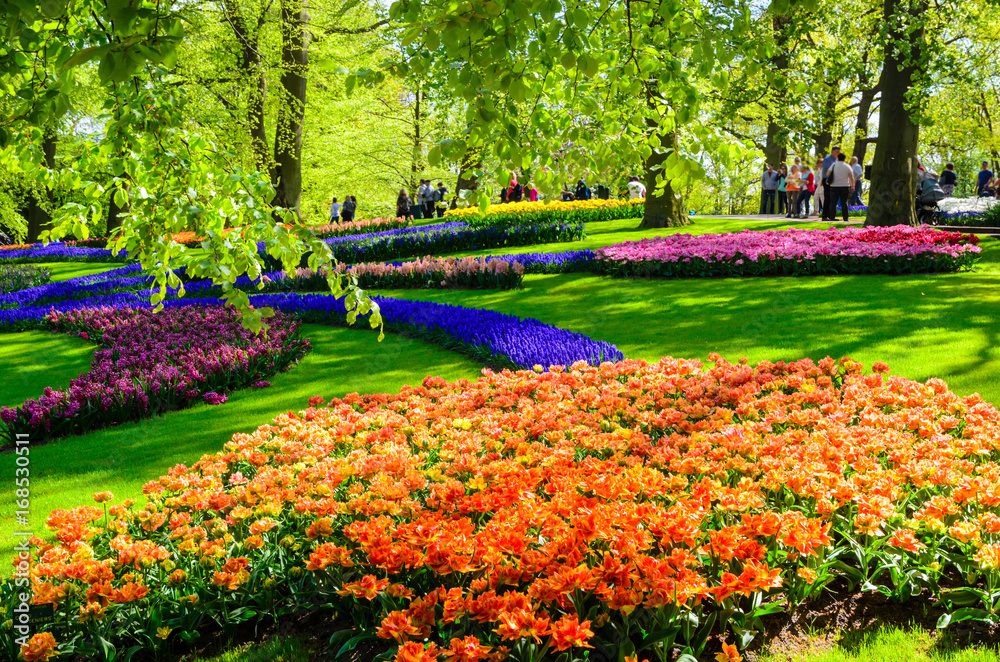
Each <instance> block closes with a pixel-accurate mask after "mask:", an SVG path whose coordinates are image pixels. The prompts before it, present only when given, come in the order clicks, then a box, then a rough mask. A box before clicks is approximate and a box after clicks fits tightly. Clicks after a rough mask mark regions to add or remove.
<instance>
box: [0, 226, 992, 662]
mask: <svg viewBox="0 0 1000 662" xmlns="http://www.w3.org/2000/svg"><path fill="white" fill-rule="evenodd" d="M637 225H638V222H637V221H635V220H625V221H615V222H604V223H594V224H591V225H590V226H589V227H588V228H587V233H588V236H587V238H585V239H584V240H583V241H579V242H572V243H559V244H547V245H540V246H531V247H523V248H520V247H518V248H509V249H492V250H488V251H478V252H474V253H466V254H476V255H480V254H503V253H517V252H543V251H562V250H578V249H582V248H597V247H600V246H604V245H607V244H611V243H615V242H619V241H625V240H630V239H639V238H642V237H649V236H656V235H660V234H670V233H674V232H691V233H706V232H724V231H735V230H740V229H744V228H748V227H749V228H752V229H778V228H782V227H788V225H786V224H784V223H780V222H749V221H734V220H727V219H702V220H696V224H695V225H693V226H689V227H685V228H680V229H676V230H674V229H667V230H649V231H646V230H638V229H637V228H636V226H637ZM797 227H803V226H801V225H797ZM804 227H820V228H825V227H828V226H827V225H821V224H815V225H806V226H804ZM983 247H984V249H985V250H984V255H983V259H982V261H981V264H980V267H979V269H978V270H977V271H976V272H974V273H965V274H944V275H920V276H902V277H901V276H893V277H882V276H842V277H816V278H761V279H715V280H675V281H670V280H656V281H643V280H618V279H610V278H604V277H598V276H594V275H589V274H563V275H545V276H542V275H539V276H534V275H532V276H528V277H526V278H525V282H524V288H523V289H522V290H517V291H509V292H496V291H453V290H449V291H430V290H428V291H422V290H421V291H415V290H406V291H391V292H385V294H389V295H391V296H399V297H406V298H412V299H422V300H430V301H440V302H447V303H452V304H458V305H463V306H471V307H476V308H490V309H494V310H498V311H502V312H507V313H513V314H516V315H520V316H526V317H534V318H537V319H540V320H542V321H545V322H548V323H551V324H554V325H556V326H560V327H562V328H566V329H571V330H573V331H578V332H580V333H584V334H587V335H590V336H592V337H594V338H598V339H601V340H608V341H611V342H614V343H615V344H617V345H618V347H619V349H621V350H622V351H623V352H624V353H625V355H626V356H627V357H630V358H641V359H647V360H656V359H658V358H659V357H661V356H664V355H674V356H680V357H700V358H705V357H706V356H707V355H708V354H709V353H710V352H719V353H721V354H722V355H724V356H726V357H727V358H729V359H732V360H735V359H737V358H739V357H740V356H748V357H749V358H750V359H751V360H753V361H757V360H762V359H769V360H779V359H797V358H801V357H803V356H809V357H813V358H817V359H818V358H821V357H823V356H826V355H831V356H834V357H839V356H842V355H850V356H852V357H854V358H855V359H857V360H860V361H862V362H863V363H865V364H868V365H870V364H871V363H872V362H874V361H876V360H883V361H886V362H887V363H889V364H890V366H891V367H892V368H893V371H894V372H895V373H897V374H901V375H904V376H907V377H911V378H915V379H926V378H928V377H932V376H938V377H942V378H944V379H946V380H947V381H948V382H949V384H950V385H951V387H952V388H953V389H954V390H955V391H957V392H958V393H963V394H966V393H972V392H979V393H981V394H982V395H983V397H985V398H986V399H987V400H990V401H992V402H994V403H1000V379H998V377H997V375H1000V338H998V334H1000V241H997V240H992V239H989V240H985V241H984V242H983ZM47 266H50V267H51V268H52V269H53V271H54V272H55V274H56V278H57V279H65V278H70V277H73V276H78V275H84V274H86V273H95V272H98V271H103V270H107V269H111V268H115V267H117V266H120V265H117V264H111V265H108V264H85V263H57V264H53V265H47ZM305 333H306V335H307V336H308V337H310V338H311V340H312V342H313V346H314V349H313V351H312V352H311V353H310V354H309V355H308V356H307V357H306V358H305V359H304V360H303V361H302V362H301V363H300V364H299V365H298V366H297V367H295V368H293V369H292V370H291V371H289V372H287V373H284V374H282V375H279V376H277V377H275V378H274V379H272V380H271V381H272V382H273V384H274V385H273V386H272V387H271V388H269V389H264V390H246V391H242V392H238V393H235V394H232V395H231V396H230V400H229V402H227V403H226V404H224V405H222V406H219V407H209V406H206V405H199V406H196V407H193V408H191V409H188V410H183V411H178V412H172V413H170V414H168V415H166V416H162V417H158V418H155V419H151V420H148V421H143V422H139V423H134V424H127V425H122V426H120V427H117V428H113V429H109V430H104V431H99V432H95V433H90V434H88V435H86V436H82V437H75V438H68V439H62V440H59V441H57V442H55V443H52V444H49V445H45V446H39V447H35V448H33V449H32V454H31V459H32V465H31V469H32V478H33V480H32V486H31V487H32V522H31V527H30V528H31V530H33V531H35V532H36V533H43V532H44V520H45V517H46V516H47V514H48V513H49V512H50V511H51V510H52V509H54V508H66V507H71V506H74V505H79V504H85V503H89V500H90V495H92V494H93V493H94V492H97V491H101V490H111V491H112V492H114V493H115V495H116V499H120V498H124V497H128V496H133V497H134V496H138V495H139V494H140V493H141V487H142V485H143V484H144V483H145V482H147V481H149V480H151V479H155V478H156V477H157V476H159V475H161V474H162V473H163V472H164V471H166V470H167V469H168V468H169V467H171V466H173V465H175V464H177V463H182V462H183V463H191V462H193V461H195V460H197V459H198V457H200V456H201V455H202V454H204V453H209V452H214V451H217V450H219V449H220V448H221V446H222V444H223V443H224V442H225V441H226V440H227V439H228V438H229V437H230V436H231V435H232V434H233V433H235V432H239V431H249V430H252V429H254V428H255V427H256V426H258V425H260V424H262V423H265V422H267V421H268V420H270V419H271V418H272V417H273V416H274V415H275V414H277V413H279V412H281V411H286V410H298V409H301V408H303V407H304V406H305V404H306V400H307V398H309V397H310V396H312V395H317V394H320V395H323V396H326V397H330V396H334V395H343V394H345V393H349V392H352V391H358V392H392V391H397V390H398V389H399V388H400V387H401V386H403V385H404V384H415V383H419V382H420V381H421V380H422V379H423V378H424V377H425V376H426V375H428V374H434V375H440V376H442V377H445V378H448V379H455V378H459V377H466V378H475V376H476V375H477V373H478V371H479V366H477V365H476V364H474V363H473V362H472V361H470V360H468V359H465V358H464V357H461V356H458V355H456V354H452V353H449V352H447V351H445V350H442V349H440V348H437V347H435V346H432V345H429V344H427V343H424V342H421V341H415V340H407V339H403V338H400V337H398V336H395V335H391V334H390V335H388V336H387V337H386V339H385V340H384V341H383V342H382V343H378V342H376V337H375V334H374V333H371V332H365V331H358V330H351V329H340V328H330V327H323V326H315V325H308V326H306V327H305ZM0 342H2V343H3V344H2V346H0V364H2V365H4V367H5V370H4V376H5V377H8V378H7V379H4V380H2V381H0V403H7V404H14V403H17V402H18V401H20V400H22V399H24V398H26V397H33V396H37V395H38V394H39V393H40V392H41V389H42V388H44V386H48V385H51V386H53V387H63V386H65V385H66V384H67V383H68V381H69V379H70V378H72V377H73V376H75V375H77V374H79V373H81V372H83V371H84V370H85V369H86V367H87V364H88V360H89V356H90V352H92V345H90V344H89V343H86V342H84V341H82V340H79V339H76V338H71V337H67V336H56V335H51V334H47V333H42V332H29V333H20V334H9V335H3V336H0ZM9 375H16V377H15V378H14V379H11V378H10V377H9ZM13 459H14V458H13V456H12V455H11V454H0V472H3V475H13ZM11 487H12V486H11V481H0V499H2V500H3V501H4V502H5V503H10V502H11V500H12V498H13V495H12V493H11ZM3 517H4V519H2V520H0V559H4V560H5V559H6V558H7V557H8V555H9V553H10V550H11V543H10V540H11V536H10V533H11V532H12V531H14V529H15V527H14V524H13V521H12V520H11V519H10V515H9V511H7V512H5V513H4V515H3ZM307 649H308V646H307V645H306V644H305V643H303V641H302V640H298V639H295V638H292V639H290V640H289V639H278V640H273V641H271V642H267V643H264V644H262V645H255V646H254V645H252V646H249V647H242V648H238V649H232V650H230V651H229V652H227V653H226V654H225V655H223V656H222V657H220V658H213V659H217V660H218V661H219V662H222V661H223V660H226V661H234V662H235V661H236V660H243V661H250V660H258V661H264V660H298V659H309V655H310V653H309V652H308V651H307ZM763 659H764V660H766V661H767V662H778V661H779V660H800V661H801V662H841V661H843V662H848V661H852V660H887V661H891V662H908V661H910V660H913V661H914V662H924V661H925V660H955V661H956V662H979V661H981V660H983V661H984V660H996V659H1000V658H998V657H997V656H995V655H994V654H992V653H988V652H976V651H972V650H969V649H963V650H961V651H959V652H955V651H954V650H952V648H945V647H942V646H941V645H940V642H932V641H931V639H930V638H929V636H928V635H927V634H926V633H924V632H922V631H919V630H918V631H912V632H911V631H906V630H885V631H882V632H880V633H877V634H874V635H866V636H862V637H859V636H855V635H849V636H846V637H845V638H844V639H843V641H842V642H841V644H840V645H838V646H836V647H833V648H828V649H822V650H816V651H814V652H806V653H797V654H795V655H793V656H792V657H789V656H787V655H786V656H785V657H781V656H778V655H775V656H773V657H769V658H763Z"/></svg>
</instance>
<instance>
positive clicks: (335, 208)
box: [330, 198, 340, 223]
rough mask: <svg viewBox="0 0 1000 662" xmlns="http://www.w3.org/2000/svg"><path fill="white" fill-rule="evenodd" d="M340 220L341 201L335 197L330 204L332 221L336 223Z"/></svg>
mask: <svg viewBox="0 0 1000 662" xmlns="http://www.w3.org/2000/svg"><path fill="white" fill-rule="evenodd" d="M338 220H340V203H339V202H337V198H334V199H333V202H332V203H331V204H330V222H331V223H336V222H337V221H338Z"/></svg>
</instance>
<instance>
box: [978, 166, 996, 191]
mask: <svg viewBox="0 0 1000 662" xmlns="http://www.w3.org/2000/svg"><path fill="white" fill-rule="evenodd" d="M989 165H990V164H989V163H987V162H986V161H983V169H982V170H980V171H979V176H978V177H977V178H976V195H978V196H979V197H980V198H988V197H990V196H991V195H993V193H992V188H991V186H992V184H993V171H992V170H990V168H989Z"/></svg>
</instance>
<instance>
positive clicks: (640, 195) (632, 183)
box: [628, 175, 646, 200]
mask: <svg viewBox="0 0 1000 662" xmlns="http://www.w3.org/2000/svg"><path fill="white" fill-rule="evenodd" d="M645 197H646V187H645V186H643V184H642V182H640V181H639V178H638V177H635V176H634V175H633V176H632V177H629V178H628V199H629V200H642V199H644V198H645Z"/></svg>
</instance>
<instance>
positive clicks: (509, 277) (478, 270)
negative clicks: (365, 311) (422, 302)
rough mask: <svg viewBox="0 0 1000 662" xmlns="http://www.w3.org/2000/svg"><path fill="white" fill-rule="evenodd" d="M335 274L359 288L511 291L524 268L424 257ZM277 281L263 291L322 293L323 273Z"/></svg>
mask: <svg viewBox="0 0 1000 662" xmlns="http://www.w3.org/2000/svg"><path fill="white" fill-rule="evenodd" d="M337 272H338V273H344V272H347V273H350V274H352V275H354V276H355V277H356V278H357V279H358V286H359V287H361V288H363V289H366V290H368V289H395V288H399V289H403V288H461V289H499V290H511V289H516V288H518V287H520V286H521V281H522V280H523V279H524V266H522V265H521V264H520V263H519V262H511V261H509V260H505V259H498V258H492V257H465V258H454V257H444V258H435V257H429V256H428V257H425V258H422V259H418V260H411V261H409V262H397V263H392V262H388V263H374V262H373V263H363V264H355V265H351V266H347V265H345V264H344V263H342V262H341V263H340V264H338V265H337ZM280 275H281V278H279V279H277V280H274V279H271V280H270V282H266V283H265V287H264V289H265V290H270V291H274V290H278V291H281V290H310V289H314V290H323V289H326V288H327V284H326V272H325V271H320V272H314V271H312V270H310V269H298V270H297V271H295V273H292V274H285V273H284V272H281V274H280Z"/></svg>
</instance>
